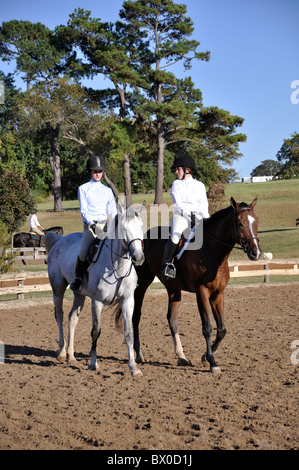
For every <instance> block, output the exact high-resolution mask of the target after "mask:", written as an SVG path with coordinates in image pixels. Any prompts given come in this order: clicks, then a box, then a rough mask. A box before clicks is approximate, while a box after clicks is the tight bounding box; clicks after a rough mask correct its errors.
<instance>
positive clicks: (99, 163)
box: [86, 155, 106, 172]
mask: <svg viewBox="0 0 299 470" xmlns="http://www.w3.org/2000/svg"><path fill="white" fill-rule="evenodd" d="M86 169H87V171H88V172H91V170H98V171H105V170H106V162H105V159H104V158H103V157H100V156H99V155H92V156H91V157H89V159H88V160H87V162H86Z"/></svg>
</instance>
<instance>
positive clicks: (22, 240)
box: [13, 227, 63, 248]
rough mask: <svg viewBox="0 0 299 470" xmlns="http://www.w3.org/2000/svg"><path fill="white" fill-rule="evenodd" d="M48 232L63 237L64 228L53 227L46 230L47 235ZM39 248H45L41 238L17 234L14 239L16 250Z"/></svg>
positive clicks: (25, 233) (21, 233)
mask: <svg viewBox="0 0 299 470" xmlns="http://www.w3.org/2000/svg"><path fill="white" fill-rule="evenodd" d="M47 232H53V233H58V234H59V235H63V228H62V227H51V228H47V229H46V230H45V234H46V233H47ZM39 246H44V245H43V242H42V240H41V238H40V237H39V236H38V235H36V234H33V237H32V236H31V233H28V232H20V233H16V235H14V237H13V247H14V248H25V247H32V248H35V247H39Z"/></svg>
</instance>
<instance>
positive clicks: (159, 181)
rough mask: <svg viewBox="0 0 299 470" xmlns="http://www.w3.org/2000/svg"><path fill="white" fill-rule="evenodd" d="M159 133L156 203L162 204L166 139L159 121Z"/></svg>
mask: <svg viewBox="0 0 299 470" xmlns="http://www.w3.org/2000/svg"><path fill="white" fill-rule="evenodd" d="M157 134H158V158H157V177H156V188H155V201H154V204H162V203H163V181H164V149H165V139H164V136H163V130H162V125H161V123H158V126H157Z"/></svg>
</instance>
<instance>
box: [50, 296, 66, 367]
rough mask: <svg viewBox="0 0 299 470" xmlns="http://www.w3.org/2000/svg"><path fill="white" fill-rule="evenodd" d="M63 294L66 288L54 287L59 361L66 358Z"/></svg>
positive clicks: (57, 355)
mask: <svg viewBox="0 0 299 470" xmlns="http://www.w3.org/2000/svg"><path fill="white" fill-rule="evenodd" d="M63 295H64V290H63V291H61V290H59V291H58V290H56V289H53V301H54V306H55V319H56V323H57V326H58V334H59V337H58V346H59V349H58V350H57V351H56V357H57V359H58V361H60V362H63V361H65V360H66V342H65V339H64V334H63V306H62V304H63Z"/></svg>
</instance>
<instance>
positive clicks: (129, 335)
mask: <svg viewBox="0 0 299 470" xmlns="http://www.w3.org/2000/svg"><path fill="white" fill-rule="evenodd" d="M120 308H121V311H122V315H123V323H124V330H125V341H126V345H127V348H128V355H129V368H130V370H131V374H132V376H133V377H137V376H140V375H143V374H142V372H141V370H140V369H139V368H138V366H137V364H136V362H135V358H134V348H133V343H134V341H133V329H132V317H133V310H134V297H133V296H130V297H129V298H126V299H121V300H120Z"/></svg>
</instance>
